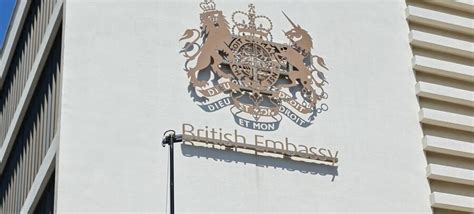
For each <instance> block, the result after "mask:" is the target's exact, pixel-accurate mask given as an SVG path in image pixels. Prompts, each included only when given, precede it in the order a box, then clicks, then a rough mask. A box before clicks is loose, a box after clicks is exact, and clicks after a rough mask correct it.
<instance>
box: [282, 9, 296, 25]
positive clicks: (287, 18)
mask: <svg viewBox="0 0 474 214" xmlns="http://www.w3.org/2000/svg"><path fill="white" fill-rule="evenodd" d="M281 12H282V13H283V15H284V16H285V17H286V19H288V21H289V22H290V23H291V25H293V27H294V28H297V26H296V25H295V23H293V21H291V19H290V18H288V16H287V15H286V13H285V12H283V11H281Z"/></svg>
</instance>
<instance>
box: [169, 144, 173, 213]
mask: <svg viewBox="0 0 474 214" xmlns="http://www.w3.org/2000/svg"><path fill="white" fill-rule="evenodd" d="M168 142H169V146H170V211H171V214H174V146H173V144H174V142H173V139H172V137H170V138H169V139H168Z"/></svg>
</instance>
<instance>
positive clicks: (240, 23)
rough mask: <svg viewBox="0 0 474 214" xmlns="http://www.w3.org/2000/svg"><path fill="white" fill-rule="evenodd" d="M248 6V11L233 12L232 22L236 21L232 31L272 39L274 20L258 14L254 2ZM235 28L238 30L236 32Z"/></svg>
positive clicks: (242, 34)
mask: <svg viewBox="0 0 474 214" xmlns="http://www.w3.org/2000/svg"><path fill="white" fill-rule="evenodd" d="M248 7H249V9H248V12H243V11H235V12H234V13H233V14H232V22H233V23H234V26H233V28H232V33H234V34H238V35H241V36H256V37H259V38H261V39H265V40H271V39H272V38H271V37H272V35H271V32H270V31H271V30H272V28H273V24H272V21H271V20H270V19H269V18H268V17H266V16H262V15H257V14H256V12H255V6H254V5H253V4H249V6H248ZM235 30H237V31H238V32H235Z"/></svg>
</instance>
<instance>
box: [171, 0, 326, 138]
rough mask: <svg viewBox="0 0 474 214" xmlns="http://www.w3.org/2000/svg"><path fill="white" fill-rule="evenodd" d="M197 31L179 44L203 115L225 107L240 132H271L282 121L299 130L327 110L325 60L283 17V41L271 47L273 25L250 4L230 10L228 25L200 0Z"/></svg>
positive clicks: (212, 5) (208, 1)
mask: <svg viewBox="0 0 474 214" xmlns="http://www.w3.org/2000/svg"><path fill="white" fill-rule="evenodd" d="M200 7H201V9H202V13H201V14H200V19H201V26H200V29H188V30H186V31H185V32H184V34H183V36H182V38H181V39H180V41H183V42H184V43H185V44H184V47H183V49H182V50H181V51H180V53H182V54H183V55H184V57H185V58H186V62H185V64H184V70H185V71H186V72H187V75H188V78H189V80H190V83H189V87H188V91H189V93H190V95H191V97H192V99H193V101H194V102H196V103H198V105H199V106H200V107H201V108H202V110H204V111H206V112H214V111H218V110H222V109H227V107H230V111H231V113H232V115H233V118H234V121H235V122H236V123H237V124H238V125H240V126H242V127H245V128H249V129H254V130H260V131H274V130H277V129H278V128H279V125H280V122H281V120H282V118H283V116H284V117H287V118H288V119H289V120H290V121H292V122H294V123H295V124H296V125H298V126H300V127H308V126H310V125H311V124H313V122H314V120H315V119H316V116H317V115H318V114H319V113H321V112H323V111H327V110H328V106H327V105H326V104H325V103H323V102H322V101H323V100H325V99H327V98H328V94H327V93H326V92H325V91H324V88H323V86H324V85H325V84H327V80H326V79H325V76H324V72H325V71H327V70H328V68H327V67H326V65H325V62H324V59H323V58H322V57H320V56H318V55H315V54H313V53H311V49H313V41H312V38H311V36H310V35H309V34H308V32H307V31H306V30H304V29H303V28H301V27H300V25H297V24H295V23H294V22H293V21H292V20H291V19H290V18H289V17H288V16H287V15H286V14H285V13H283V16H284V18H286V19H287V20H288V21H289V24H290V25H291V27H292V28H291V29H290V30H289V31H283V33H284V35H285V36H286V38H287V39H288V42H287V43H286V44H285V43H276V42H274V41H273V36H272V32H271V31H272V28H273V24H272V21H271V20H270V19H269V18H268V17H266V16H262V15H257V14H256V10H255V6H254V5H253V4H250V5H249V6H248V11H247V12H244V11H235V12H234V13H233V14H232V16H231V22H232V26H231V25H230V24H229V22H228V21H227V20H226V18H225V16H224V14H223V13H222V11H220V10H217V9H216V4H215V3H214V2H213V0H205V1H204V2H201V4H200Z"/></svg>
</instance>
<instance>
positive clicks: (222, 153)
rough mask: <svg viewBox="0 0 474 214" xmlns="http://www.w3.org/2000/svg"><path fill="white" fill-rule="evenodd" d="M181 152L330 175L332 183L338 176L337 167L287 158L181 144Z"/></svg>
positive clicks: (279, 168)
mask: <svg viewBox="0 0 474 214" xmlns="http://www.w3.org/2000/svg"><path fill="white" fill-rule="evenodd" d="M181 152H182V154H183V155H184V156H185V157H197V158H206V159H213V160H214V161H223V162H227V163H242V164H244V165H247V164H252V165H255V166H257V167H262V168H274V169H278V170H286V171H290V172H293V171H297V172H300V173H303V174H308V175H320V176H326V175H330V176H332V178H331V181H334V179H335V177H336V176H338V172H337V166H332V165H326V164H319V163H311V162H304V161H297V160H292V159H289V158H278V157H270V156H260V155H254V154H247V153H243V152H237V151H234V150H233V149H226V150H222V149H217V148H212V147H203V146H193V145H189V144H181Z"/></svg>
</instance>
